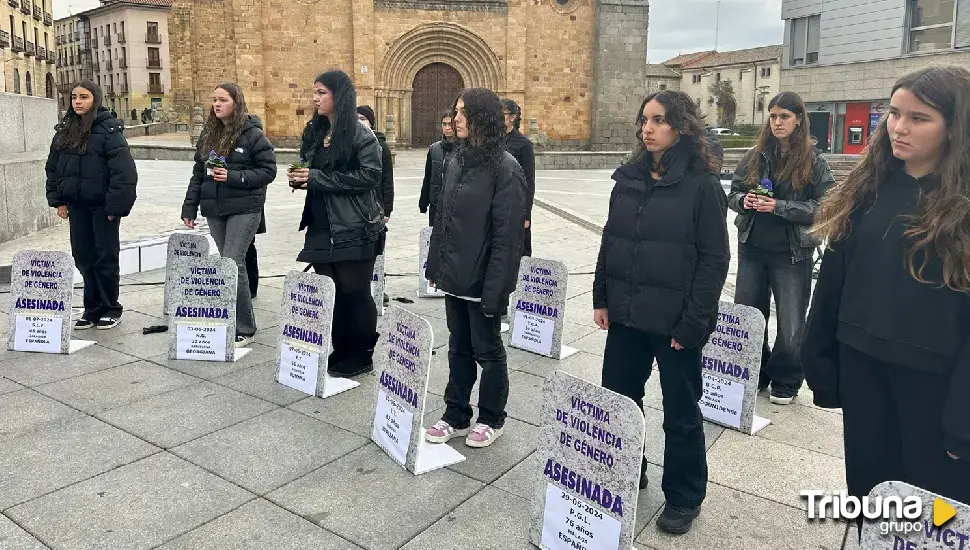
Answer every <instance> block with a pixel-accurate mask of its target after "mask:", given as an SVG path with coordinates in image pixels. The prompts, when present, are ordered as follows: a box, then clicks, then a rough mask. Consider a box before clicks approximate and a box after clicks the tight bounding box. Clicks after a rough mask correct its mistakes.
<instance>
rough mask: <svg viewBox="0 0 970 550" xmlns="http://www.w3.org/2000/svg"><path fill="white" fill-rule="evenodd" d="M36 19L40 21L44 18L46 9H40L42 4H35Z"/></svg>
mask: <svg viewBox="0 0 970 550" xmlns="http://www.w3.org/2000/svg"><path fill="white" fill-rule="evenodd" d="M34 19H36V20H38V21H43V20H44V10H42V9H40V6H38V5H37V4H34Z"/></svg>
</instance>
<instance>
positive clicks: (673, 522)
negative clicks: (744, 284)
mask: <svg viewBox="0 0 970 550" xmlns="http://www.w3.org/2000/svg"><path fill="white" fill-rule="evenodd" d="M700 513H701V507H700V506H697V507H696V508H681V507H679V506H673V505H671V504H669V503H668V504H666V505H664V511H663V513H661V514H660V517H659V518H657V527H659V528H660V529H662V530H664V531H666V532H668V533H670V534H673V535H683V534H684V533H686V532H688V531H690V528H691V525H693V523H694V518H696V517H697V516H698V515H699V514H700Z"/></svg>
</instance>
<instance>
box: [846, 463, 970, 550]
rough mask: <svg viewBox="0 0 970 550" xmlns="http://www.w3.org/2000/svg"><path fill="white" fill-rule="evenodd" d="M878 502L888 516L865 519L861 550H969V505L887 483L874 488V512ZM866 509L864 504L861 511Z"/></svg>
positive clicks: (899, 482) (919, 489) (894, 482)
mask: <svg viewBox="0 0 970 550" xmlns="http://www.w3.org/2000/svg"><path fill="white" fill-rule="evenodd" d="M961 460H962V459H961ZM860 500H861V499H860ZM877 500H881V501H882V511H883V513H884V514H888V516H889V517H888V518H887V517H886V515H880V516H879V517H878V518H874V519H870V518H869V517H868V516H866V520H865V521H864V523H863V524H862V540H861V545H862V550H884V549H885V550H917V549H918V550H962V549H970V505H968V504H966V503H963V502H959V501H956V500H953V499H950V498H946V497H944V496H942V495H938V494H936V493H932V492H930V491H927V490H925V489H922V488H920V487H915V486H913V485H910V484H908V483H903V482H901V481H884V482H882V483H880V484H879V485H876V486H875V487H873V488H872V491H870V492H869V501H870V506H869V507H870V508H872V509H875V508H876V506H875V505H874V504H872V503H873V502H876V501H877ZM866 509H867V507H866V506H865V505H863V506H862V510H866ZM916 512H918V514H917V513H916ZM914 516H918V517H914ZM849 533H850V536H851V535H852V534H854V533H855V531H854V530H853V529H850V530H849Z"/></svg>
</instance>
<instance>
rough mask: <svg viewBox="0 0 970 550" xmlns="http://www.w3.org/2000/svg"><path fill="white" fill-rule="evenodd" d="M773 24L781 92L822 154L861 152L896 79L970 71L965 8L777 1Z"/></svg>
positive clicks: (928, 2)
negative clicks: (793, 102)
mask: <svg viewBox="0 0 970 550" xmlns="http://www.w3.org/2000/svg"><path fill="white" fill-rule="evenodd" d="M781 17H782V19H784V20H785V40H784V53H783V55H782V69H781V85H782V87H783V88H784V89H788V90H792V91H795V92H798V93H799V94H800V95H801V96H802V98H803V99H804V100H805V102H806V106H807V107H808V110H809V112H810V115H809V116H810V119H809V120H810V122H811V127H812V134H813V135H815V137H816V138H817V139H818V142H819V147H821V148H822V149H824V150H826V151H831V152H834V153H861V152H862V150H863V149H864V148H865V145H866V143H867V142H868V140H869V136H870V134H871V133H872V131H873V130H874V129H875V127H876V125H877V124H878V122H879V120H880V118H881V117H882V116H883V114H884V113H885V112H886V110H887V108H888V106H889V95H890V91H891V90H892V87H893V84H894V83H895V82H896V80H897V79H898V78H899V77H900V76H902V75H904V74H906V73H909V72H911V71H914V70H917V69H920V68H923V67H926V66H930V65H960V66H964V67H968V68H970V2H967V1H965V0H959V1H955V0H870V1H869V2H860V1H858V0H824V1H823V0H783V2H782V13H781Z"/></svg>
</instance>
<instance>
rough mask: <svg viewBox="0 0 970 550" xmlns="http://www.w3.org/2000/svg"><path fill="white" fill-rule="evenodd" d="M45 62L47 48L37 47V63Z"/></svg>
mask: <svg viewBox="0 0 970 550" xmlns="http://www.w3.org/2000/svg"><path fill="white" fill-rule="evenodd" d="M46 60H47V48H45V47H43V46H37V61H46Z"/></svg>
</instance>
